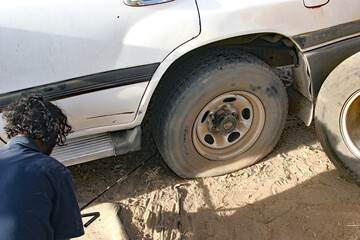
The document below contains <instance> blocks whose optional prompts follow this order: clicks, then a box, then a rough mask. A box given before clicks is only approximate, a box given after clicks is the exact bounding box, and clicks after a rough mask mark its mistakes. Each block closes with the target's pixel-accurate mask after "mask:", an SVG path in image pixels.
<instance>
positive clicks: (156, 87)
mask: <svg viewBox="0 0 360 240" xmlns="http://www.w3.org/2000/svg"><path fill="white" fill-rule="evenodd" d="M185 45H186V44H185ZM183 47H184V46H181V47H180V48H179V49H176V50H174V51H173V52H172V53H171V54H169V55H168V56H167V58H165V59H164V61H163V62H162V63H161V64H160V66H159V67H158V69H157V70H156V72H155V74H154V76H153V78H152V80H151V81H150V83H149V86H148V87H147V90H146V92H145V95H144V97H143V99H142V102H141V104H140V107H139V111H138V117H137V120H138V121H139V120H140V122H139V124H140V123H141V121H142V120H143V118H144V116H145V113H149V112H151V110H150V111H149V109H148V107H149V105H150V108H151V104H152V103H153V102H154V100H155V99H156V95H157V93H158V92H159V91H162V90H161V89H162V85H163V83H164V82H165V81H168V79H167V75H168V74H169V73H171V72H172V71H176V69H177V68H178V67H179V66H181V64H183V63H184V62H186V61H189V60H191V59H193V58H196V57H197V56H198V55H199V54H203V53H205V52H207V51H211V50H215V49H217V48H225V47H232V48H236V49H239V50H241V51H244V52H246V53H249V54H251V55H254V56H255V57H257V58H259V59H261V60H262V61H264V62H265V63H266V64H268V65H269V66H271V67H274V68H275V67H282V66H297V65H299V64H300V63H305V64H306V61H305V59H304V57H303V55H302V54H301V51H300V50H299V48H298V47H297V45H296V43H294V41H293V40H292V39H290V38H288V37H286V36H284V35H281V34H277V33H266V32H265V33H256V34H249V35H243V36H238V37H232V38H227V39H223V40H220V41H216V42H212V43H208V44H205V45H202V46H198V47H196V48H193V49H189V50H188V51H184V52H182V51H181V50H182V48H183ZM304 69H307V66H305V67H304ZM305 75H306V73H304V74H302V75H301V76H305ZM294 80H295V81H297V82H301V81H306V80H307V79H305V78H297V79H294ZM301 85H304V83H301ZM300 95H301V94H300ZM298 98H299V96H296V97H295V98H294V99H295V100H293V101H291V104H295V105H297V106H300V107H301V106H302V105H301V104H299V103H297V99H298ZM289 107H290V109H298V107H297V108H292V107H291V106H289ZM305 112H306V114H307V115H309V113H308V111H305ZM311 117H312V115H311ZM305 118H306V117H305ZM307 118H309V117H307ZM135 121H136V120H135Z"/></svg>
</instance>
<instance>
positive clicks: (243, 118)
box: [192, 91, 265, 160]
mask: <svg viewBox="0 0 360 240" xmlns="http://www.w3.org/2000/svg"><path fill="white" fill-rule="evenodd" d="M229 99H230V100H232V101H230V100H229ZM224 106H225V107H224ZM223 108H224V109H226V111H227V112H231V113H232V114H231V115H230V114H229V116H227V117H226V119H223V121H221V123H223V124H218V125H216V126H218V127H216V130H211V128H212V127H213V126H214V125H215V124H213V122H216V121H215V117H214V114H215V115H216V113H218V112H219V111H221V110H222V109H223ZM234 112H235V113H234ZM227 119H229V120H232V121H226V120H227ZM234 119H235V120H234ZM235 121H236V122H235ZM233 123H234V124H233ZM264 123H265V110H264V106H263V104H262V102H261V101H260V100H259V99H258V98H257V97H256V96H255V95H254V94H251V93H249V92H245V91H232V92H228V93H224V94H221V95H219V96H217V97H215V98H214V99H212V100H210V101H209V102H208V103H207V104H206V105H205V106H204V107H203V109H202V110H201V111H200V113H199V114H198V116H197V118H196V120H195V122H194V125H193V130H192V138H193V144H194V146H195V149H196V150H197V151H198V152H199V153H200V154H201V155H202V156H203V157H205V158H207V159H211V160H229V159H233V158H234V157H236V156H238V155H240V154H241V153H243V152H245V151H246V150H248V149H249V148H250V147H251V146H252V145H253V144H254V142H255V141H256V140H257V139H258V137H259V136H260V134H261V132H262V129H263V127H264ZM219 125H220V126H219ZM220 129H221V130H222V131H221V130H220ZM225 131H226V132H225ZM227 131H228V132H227ZM209 139H210V140H211V141H209Z"/></svg>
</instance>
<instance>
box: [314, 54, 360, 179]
mask: <svg viewBox="0 0 360 240" xmlns="http://www.w3.org/2000/svg"><path fill="white" fill-rule="evenodd" d="M315 124H316V132H317V135H318V138H319V140H320V142H321V145H322V146H323V148H324V150H325V152H326V154H327V155H328V157H329V158H330V160H331V161H332V162H333V163H334V165H335V166H336V167H337V168H338V169H339V170H340V171H341V172H342V174H343V175H344V176H345V177H346V178H348V179H350V180H352V181H354V182H356V183H357V184H360V53H358V54H355V55H353V56H352V57H350V58H348V59H346V60H345V61H344V62H342V63H341V64H340V65H338V66H337V67H336V68H335V69H334V70H333V71H332V72H331V73H330V75H329V76H328V77H327V79H326V80H325V82H324V83H323V85H322V86H321V89H320V92H319V96H318V98H317V102H316V109H315Z"/></svg>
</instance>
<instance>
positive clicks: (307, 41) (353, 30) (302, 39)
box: [293, 21, 360, 50]
mask: <svg viewBox="0 0 360 240" xmlns="http://www.w3.org/2000/svg"><path fill="white" fill-rule="evenodd" d="M359 32H360V21H354V22H349V23H345V24H340V25H337V26H334V27H330V28H326V29H321V30H319V31H314V32H309V33H304V34H301V35H298V36H294V37H293V39H294V41H295V42H296V43H297V44H298V45H299V46H300V47H301V48H302V49H303V50H306V49H309V48H315V47H316V46H320V45H323V44H324V43H330V42H333V41H334V40H337V39H343V38H344V37H350V36H353V35H354V34H359Z"/></svg>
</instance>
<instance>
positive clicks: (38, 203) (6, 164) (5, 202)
mask: <svg viewBox="0 0 360 240" xmlns="http://www.w3.org/2000/svg"><path fill="white" fill-rule="evenodd" d="M83 234H84V229H83V225H82V221H81V215H80V211H79V206H78V203H77V200H76V196H75V193H74V187H73V182H72V178H71V174H70V172H69V170H68V169H67V168H66V167H65V166H64V165H63V164H62V163H60V162H59V161H57V160H55V159H54V158H52V157H50V156H47V155H45V154H43V153H42V152H41V150H40V148H39V146H38V145H37V144H36V143H35V142H34V141H33V140H32V139H30V138H27V137H14V138H12V139H11V140H10V142H9V143H8V144H7V145H5V146H4V147H3V148H2V149H0V238H1V239H2V240H15V239H16V240H20V239H26V240H28V239H34V240H42V239H44V240H51V239H67V238H72V237H78V236H81V235H83Z"/></svg>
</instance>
